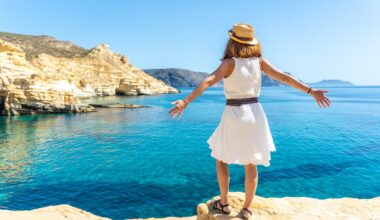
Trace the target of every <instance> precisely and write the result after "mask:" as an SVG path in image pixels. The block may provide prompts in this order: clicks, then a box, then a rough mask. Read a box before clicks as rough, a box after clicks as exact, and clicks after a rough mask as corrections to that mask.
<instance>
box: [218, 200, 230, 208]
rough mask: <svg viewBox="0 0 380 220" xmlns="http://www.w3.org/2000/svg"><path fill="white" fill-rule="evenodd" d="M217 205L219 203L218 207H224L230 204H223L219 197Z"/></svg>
mask: <svg viewBox="0 0 380 220" xmlns="http://www.w3.org/2000/svg"><path fill="white" fill-rule="evenodd" d="M219 205H220V207H222V208H224V207H227V206H229V205H230V204H228V203H226V204H224V205H223V204H222V202H221V200H220V199H219Z"/></svg>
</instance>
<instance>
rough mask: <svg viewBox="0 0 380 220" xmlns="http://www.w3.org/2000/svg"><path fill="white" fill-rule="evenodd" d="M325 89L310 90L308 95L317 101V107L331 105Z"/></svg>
mask: <svg viewBox="0 0 380 220" xmlns="http://www.w3.org/2000/svg"><path fill="white" fill-rule="evenodd" d="M326 92H327V90H322V89H312V90H311V91H310V95H312V96H313V97H314V99H315V101H317V103H318V105H319V107H324V108H326V107H329V106H330V105H331V100H330V99H329V98H327V96H325V93H326Z"/></svg>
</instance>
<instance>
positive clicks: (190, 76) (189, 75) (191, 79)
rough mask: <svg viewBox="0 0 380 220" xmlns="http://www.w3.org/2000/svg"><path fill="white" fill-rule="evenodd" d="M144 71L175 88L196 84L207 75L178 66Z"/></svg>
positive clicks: (219, 84)
mask: <svg viewBox="0 0 380 220" xmlns="http://www.w3.org/2000/svg"><path fill="white" fill-rule="evenodd" d="M144 72H146V73H148V74H149V75H151V76H153V77H154V78H156V79H159V80H162V81H164V82H165V83H167V84H169V85H171V86H173V87H176V88H179V87H195V86H198V84H199V83H201V82H202V81H203V80H204V79H205V78H206V77H207V76H208V75H209V74H208V73H205V72H196V71H192V70H187V69H178V68H167V69H144ZM221 85H222V84H221V83H218V84H217V85H215V86H221Z"/></svg>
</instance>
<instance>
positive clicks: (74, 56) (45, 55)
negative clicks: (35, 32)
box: [0, 32, 179, 115]
mask: <svg viewBox="0 0 380 220" xmlns="http://www.w3.org/2000/svg"><path fill="white" fill-rule="evenodd" d="M0 38H6V39H7V40H9V41H12V42H14V43H15V44H17V46H15V45H14V44H12V43H10V42H7V41H4V40H1V39H0V110H1V111H0V114H2V115H19V114H38V113H66V112H74V113H75V112H88V111H94V108H93V107H91V106H85V105H81V104H80V99H82V98H89V97H93V96H111V95H115V94H116V92H117V93H118V94H123V95H154V94H162V93H178V92H179V91H178V90H177V89H175V88H173V87H171V86H168V85H166V84H165V83H164V82H162V81H160V80H157V79H155V78H153V77H151V76H150V75H148V74H146V73H145V72H143V71H142V70H140V69H138V68H136V67H134V66H133V65H132V64H130V63H128V58H127V57H126V56H124V55H120V54H117V53H114V52H113V51H111V50H110V49H109V46H108V45H106V44H101V45H99V46H97V47H95V48H93V49H91V50H85V49H83V48H80V47H78V46H75V45H73V44H72V43H70V42H63V41H58V40H55V39H54V38H51V37H48V36H29V35H17V34H7V33H1V32H0ZM24 50H25V51H27V53H28V54H26V53H25V52H24ZM37 52H38V53H37ZM68 106H73V107H68Z"/></svg>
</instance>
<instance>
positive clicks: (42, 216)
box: [0, 205, 110, 220]
mask: <svg viewBox="0 0 380 220" xmlns="http://www.w3.org/2000/svg"><path fill="white" fill-rule="evenodd" d="M0 219H1V220H52V219H54V220H60V219H62V220H110V219H109V218H104V217H100V216H96V215H94V214H91V213H89V212H86V211H84V210H81V209H78V208H75V207H72V206H70V205H56V206H48V207H44V208H39V209H33V210H30V211H8V210H0Z"/></svg>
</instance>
